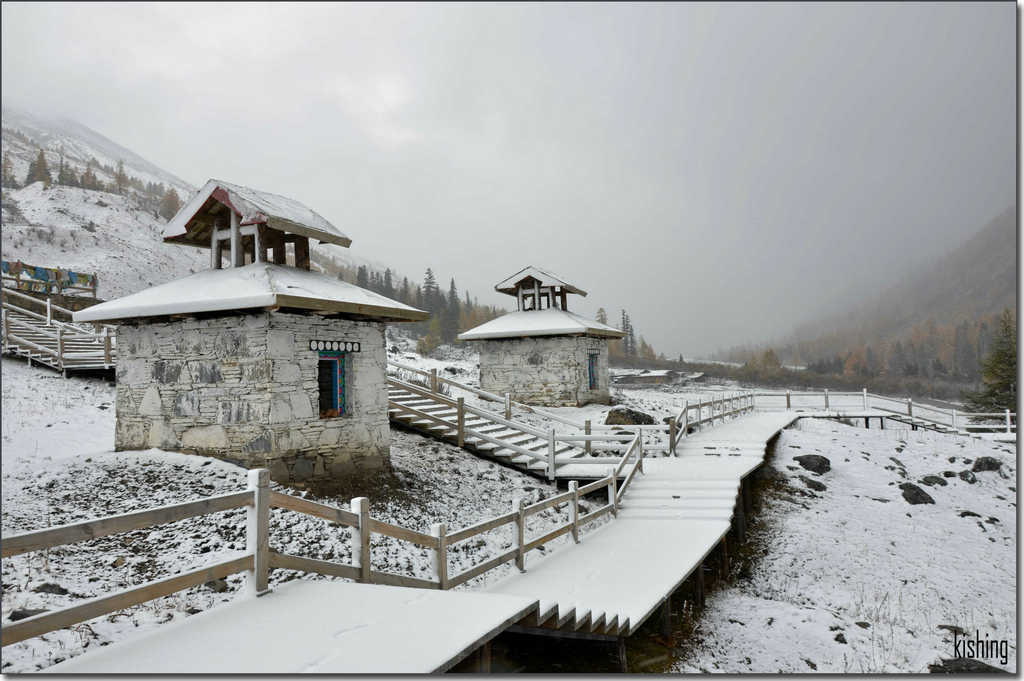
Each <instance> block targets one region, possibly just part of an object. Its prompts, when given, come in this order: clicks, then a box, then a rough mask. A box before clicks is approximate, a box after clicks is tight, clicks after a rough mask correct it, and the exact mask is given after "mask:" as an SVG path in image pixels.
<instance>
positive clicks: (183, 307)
mask: <svg viewBox="0 0 1024 681" xmlns="http://www.w3.org/2000/svg"><path fill="white" fill-rule="evenodd" d="M278 296H294V297H299V298H308V299H313V300H321V301H329V302H332V303H338V304H344V305H359V306H368V307H373V308H377V309H375V310H370V311H368V313H369V314H379V315H380V316H392V315H393V316H396V317H410V316H414V317H416V318H419V317H420V316H421V315H422V314H425V313H421V312H420V311H419V310H417V309H416V308H413V307H410V306H408V305H405V304H403V303H399V302H398V301H395V300H391V299H390V298H385V297H384V296H382V295H380V294H378V293H374V292H373V291H368V290H366V289H364V288H360V287H358V286H356V285H355V284H350V283H348V282H345V281H342V280H340V279H335V278H334V277H329V276H327V275H324V274H319V273H317V272H309V271H307V270H300V269H298V268H295V267H288V266H285V265H275V264H272V263H252V264H250V265H245V266H244V267H229V268H225V269H219V270H204V271H202V272H197V273H196V274H193V275H191V276H188V277H185V278H183V279H179V280H177V281H172V282H168V283H166V284H161V285H160V286H154V287H153V288H150V289H146V290H144V291H139V292H138V293H133V294H131V295H129V296H125V297H124V298H119V299H117V300H112V301H109V302H106V303H101V304H100V305H95V306H93V307H90V308H87V309H85V310H81V311H79V312H76V313H75V315H74V319H75V321H76V322H84V321H101V320H103V321H106V320H114V319H131V318H135V317H153V316H158V315H169V314H183V313H195V312H215V311H220V310H242V309H248V308H262V307H269V306H275V305H277V304H278ZM288 306H290V307H295V306H300V307H301V306H302V305H301V303H300V304H296V303H294V302H289V303H288Z"/></svg>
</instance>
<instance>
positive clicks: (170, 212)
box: [159, 187, 181, 220]
mask: <svg viewBox="0 0 1024 681" xmlns="http://www.w3.org/2000/svg"><path fill="white" fill-rule="evenodd" d="M180 208H181V199H179V198H178V192H176V191H174V188H173V187H170V188H168V189H167V193H166V194H164V196H163V198H162V199H160V209H159V212H160V216H161V217H163V218H164V219H165V220H170V219H171V218H173V217H174V216H175V215H177V214H178V210H179V209H180Z"/></svg>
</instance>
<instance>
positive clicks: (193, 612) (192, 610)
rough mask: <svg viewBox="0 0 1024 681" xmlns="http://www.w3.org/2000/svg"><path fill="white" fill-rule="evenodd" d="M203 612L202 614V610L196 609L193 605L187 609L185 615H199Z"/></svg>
mask: <svg viewBox="0 0 1024 681" xmlns="http://www.w3.org/2000/svg"><path fill="white" fill-rule="evenodd" d="M201 612H202V610H200V609H199V608H196V607H194V606H191V605H190V606H188V607H187V608H185V614H186V615H198V614H199V613H201Z"/></svg>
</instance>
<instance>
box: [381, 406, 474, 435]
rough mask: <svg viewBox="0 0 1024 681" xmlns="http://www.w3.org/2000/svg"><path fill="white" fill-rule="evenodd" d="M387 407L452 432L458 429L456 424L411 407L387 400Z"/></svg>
mask: <svg viewBox="0 0 1024 681" xmlns="http://www.w3.org/2000/svg"><path fill="white" fill-rule="evenodd" d="M388 407H390V408H392V409H399V410H401V411H402V412H405V413H406V414H409V415H411V416H415V417H416V418H419V419H424V420H426V421H430V422H431V423H436V424H438V425H441V426H444V427H446V428H449V429H452V430H455V429H457V428H458V425H457V424H454V423H449V422H448V421H445V420H444V419H442V418H440V417H438V416H434V415H433V414H430V413H427V412H425V411H420V410H419V409H415V408H413V407H409V406H406V405H404V404H402V403H401V402H393V401H390V400H389V401H388Z"/></svg>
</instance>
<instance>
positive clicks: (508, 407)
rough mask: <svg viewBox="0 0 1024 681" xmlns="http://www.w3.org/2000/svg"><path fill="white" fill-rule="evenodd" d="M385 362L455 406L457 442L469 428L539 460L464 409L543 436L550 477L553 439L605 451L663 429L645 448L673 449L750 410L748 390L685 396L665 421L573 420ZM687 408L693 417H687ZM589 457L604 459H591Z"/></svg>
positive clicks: (419, 389)
mask: <svg viewBox="0 0 1024 681" xmlns="http://www.w3.org/2000/svg"><path fill="white" fill-rule="evenodd" d="M388 364H389V366H392V367H394V368H396V369H401V370H403V371H406V372H410V373H413V374H416V375H419V376H422V377H423V378H424V379H425V383H426V386H425V387H424V386H419V385H415V384H413V383H409V382H407V381H403V380H401V379H399V378H396V377H391V378H390V380H391V382H392V383H393V385H395V386H396V387H401V388H403V389H405V390H408V391H409V392H413V393H415V394H418V395H422V396H424V397H428V398H430V399H432V400H435V401H437V402H440V403H444V404H448V405H449V406H451V407H453V408H455V409H456V410H457V412H456V418H457V420H458V424H459V425H458V432H459V445H460V446H461V445H462V443H463V442H464V436H465V434H467V433H468V434H469V435H470V436H472V437H478V438H480V439H482V440H485V441H487V442H491V443H493V444H497V445H499V446H501V447H503V448H506V449H509V450H511V451H515V452H517V453H520V454H523V455H525V456H527V457H530V458H532V459H536V460H543V457H542V456H540V455H538V454H537V453H536V452H534V451H531V450H528V449H525V448H523V447H516V446H515V445H512V444H510V443H508V442H507V441H505V440H501V439H498V438H493V437H490V436H487V435H486V434H483V433H480V432H478V431H475V430H472V429H470V430H465V429H464V427H463V426H462V425H461V424H463V423H464V414H465V413H470V414H475V415H477V416H480V417H482V418H484V419H486V420H488V421H489V422H491V423H494V424H499V425H504V426H506V427H508V428H512V429H518V430H521V431H522V432H524V433H528V434H532V435H534V436H536V437H540V438H545V439H548V440H549V443H550V446H549V448H548V462H547V468H548V477H549V479H552V480H553V479H554V470H555V461H554V452H555V449H556V446H557V444H558V443H559V442H561V443H565V444H570V445H578V446H582V447H583V449H584V451H585V452H586V453H587V454H590V453H592V452H596V451H611V452H619V451H621V450H622V447H623V446H624V445H626V444H627V443H629V442H632V440H633V437H634V435H635V434H637V433H643V434H653V435H664V436H665V439H666V440H667V443H665V444H649V445H648V446H647V449H648V451H663V452H669V453H671V454H674V453H675V450H676V446H677V445H678V443H679V442H680V441H681V440H682V438H684V437H686V435H687V434H688V433H689V432H690V431H691V430H693V429H696V428H700V427H702V426H704V425H707V424H711V423H714V422H715V421H717V420H720V419H725V418H728V417H730V416H736V415H739V414H743V413H745V412H748V411H751V410H753V397H752V394H751V393H740V394H732V395H725V396H722V397H718V398H716V397H711V398H708V399H706V400H701V401H698V402H695V403H693V404H690V403H689V402H686V404H685V405H684V406H683V408H682V409H681V410H680V412H679V414H678V415H677V416H676V417H675V418H673V419H671V420H670V421H669V423H667V424H654V425H605V424H597V425H594V424H592V423H591V422H590V421H589V420H587V421H584V422H583V423H577V422H575V421H572V420H570V419H566V418H564V417H562V416H560V415H558V414H555V413H553V412H549V411H547V410H543V409H538V408H537V407H532V406H530V405H526V404H522V403H520V402H516V401H514V400H512V399H511V397H510V395H509V394H507V393H506V394H505V395H504V396H499V395H496V394H494V393H489V392H487V391H485V390H480V389H478V388H474V387H472V386H468V385H465V384H464V383H460V382H458V381H455V380H453V379H450V378H445V377H443V376H441V375H439V374H438V372H437V369H432V370H431V371H424V370H422V369H417V368H416V367H413V366H409V365H407V364H402V363H400V362H393V361H389V362H388ZM445 385H447V386H450V387H453V388H457V389H459V390H465V391H467V392H470V393H471V394H474V395H477V396H478V397H481V398H482V399H485V400H488V401H491V402H499V403H502V404H503V405H504V415H503V416H502V415H499V414H496V413H494V412H491V411H488V410H485V409H479V408H477V407H472V406H470V405H466V404H465V403H464V400H463V401H460V400H461V398H457V399H453V398H451V397H449V396H447V395H444V394H442V393H441V392H440V390H441V386H445ZM390 406H391V407H392V408H396V409H399V410H401V411H404V412H405V413H407V414H410V415H413V416H417V417H418V418H421V419H425V420H428V421H433V422H435V423H437V424H438V425H444V426H448V427H454V426H456V424H453V423H452V422H450V421H446V420H445V419H442V418H440V417H437V416H433V415H431V414H428V413H426V412H423V411H420V410H416V409H414V408H411V407H408V406H406V405H402V404H400V403H398V402H391V403H390ZM513 406H515V407H516V408H517V409H520V410H522V411H525V412H527V413H531V414H537V415H540V416H544V417H546V418H549V419H551V420H553V421H557V422H559V423H563V424H567V425H570V426H572V427H573V428H574V429H575V431H576V432H573V433H559V432H556V431H554V430H547V431H542V430H540V429H538V428H534V427H531V426H528V425H526V424H524V423H520V422H517V421H513V420H512V407H513ZM691 412H692V413H693V417H692V418H691ZM611 430H614V431H619V432H618V433H612V434H609V433H608V431H611ZM595 431H598V432H595ZM573 463H574V464H575V463H588V462H587V461H586V460H585V459H574V460H573ZM593 463H606V462H600V461H595V462H593Z"/></svg>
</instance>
